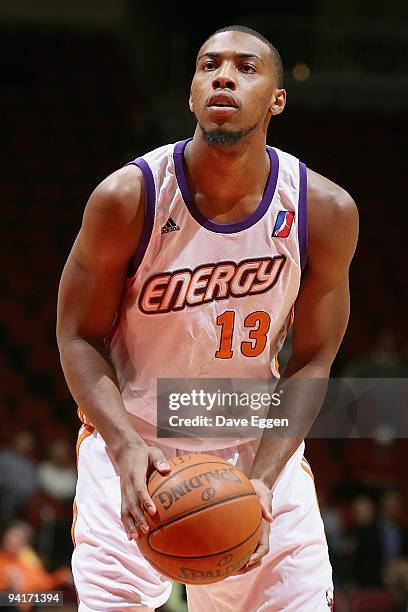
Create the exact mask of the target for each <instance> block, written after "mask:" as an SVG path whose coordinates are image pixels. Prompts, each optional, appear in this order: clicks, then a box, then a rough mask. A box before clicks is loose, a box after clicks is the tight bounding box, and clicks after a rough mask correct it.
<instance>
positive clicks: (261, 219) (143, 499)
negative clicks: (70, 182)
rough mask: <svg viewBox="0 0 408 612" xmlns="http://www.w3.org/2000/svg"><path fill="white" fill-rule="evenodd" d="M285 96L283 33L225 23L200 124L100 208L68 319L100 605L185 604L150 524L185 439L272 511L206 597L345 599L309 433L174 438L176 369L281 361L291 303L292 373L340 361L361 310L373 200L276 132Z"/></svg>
mask: <svg viewBox="0 0 408 612" xmlns="http://www.w3.org/2000/svg"><path fill="white" fill-rule="evenodd" d="M285 100H286V92H285V90H284V89H283V87H282V64H281V60H280V57H279V54H278V52H277V51H276V49H275V48H274V47H273V46H272V45H271V43H270V42H269V41H268V40H266V39H265V38H264V37H263V36H261V35H260V34H258V33H257V32H254V31H253V30H249V29H247V28H245V27H241V26H231V27H227V28H223V29H222V30H219V31H217V32H216V33H215V34H214V35H212V36H211V37H210V38H209V39H208V40H207V41H206V42H205V43H204V44H203V45H202V47H201V49H200V51H199V53H198V57H197V63H196V72H195V74H194V78H193V81H192V85H191V95H190V101H189V104H190V109H191V111H192V112H193V113H194V114H195V116H196V119H197V127H196V130H195V132H194V136H193V138H191V139H188V140H186V141H183V142H178V143H176V144H175V145H166V146H162V147H160V148H159V149H156V150H155V151H152V152H149V153H146V155H144V156H143V158H140V159H138V160H135V161H134V162H132V163H131V164H129V165H127V166H126V167H124V168H122V169H120V170H118V171H116V172H114V173H113V174H112V175H110V176H109V177H108V178H106V179H105V180H104V181H103V182H102V183H101V184H100V185H99V186H98V187H97V188H96V189H95V191H94V192H93V193H92V195H91V197H90V199H89V201H88V204H87V206H86V209H85V213H84V218H83V224H82V227H81V230H80V232H79V234H78V237H77V239H76V241H75V244H74V246H73V249H72V251H71V253H70V255H69V258H68V261H67V263H66V266H65V269H64V272H63V275H62V279H61V286H60V294H59V308H58V326H57V327H58V342H59V348H60V352H61V360H62V365H63V369H64V372H65V376H66V379H67V382H68V385H69V387H70V389H71V392H72V394H73V396H74V398H75V400H76V402H77V403H78V406H80V411H79V412H80V415H81V417H82V420H83V423H84V425H83V427H82V429H81V432H80V436H79V441H78V485H77V494H76V501H75V504H74V507H75V518H74V525H73V536H74V541H75V550H74V555H73V572H74V578H75V583H76V587H77V591H78V596H79V601H80V603H79V610H80V611H81V612H85V611H88V610H95V611H98V612H100V611H109V612H113V611H121V610H126V611H129V610H152V609H155V608H156V607H158V606H160V605H162V604H163V603H164V602H165V601H166V600H167V598H168V596H169V593H170V589H171V583H170V581H168V580H167V579H165V578H164V577H163V576H161V575H160V574H159V573H157V572H156V571H155V570H154V569H153V568H152V567H151V566H150V565H149V564H148V563H147V561H146V560H145V559H144V558H143V557H142V555H141V554H140V552H139V550H138V547H137V545H136V542H135V540H137V538H138V537H140V534H144V533H146V532H147V531H148V526H147V522H146V519H145V515H144V511H145V512H148V513H150V514H151V515H153V514H154V513H155V507H154V503H153V501H152V500H151V498H150V497H149V494H148V492H147V487H146V479H147V478H148V476H149V474H150V473H151V471H152V470H153V469H155V468H156V469H157V470H159V471H160V472H162V473H163V474H166V473H167V472H168V471H169V464H168V459H170V458H172V457H175V456H176V455H178V454H182V453H183V452H186V451H195V452H200V451H207V452H211V453H213V454H217V455H220V456H221V457H223V458H225V459H227V460H230V461H233V462H234V463H236V464H237V466H238V467H240V468H241V469H243V470H244V471H245V472H246V473H247V474H248V475H249V477H250V478H252V482H253V484H254V486H255V488H256V491H257V493H258V495H259V497H260V499H261V503H262V506H263V517H264V526H263V531H262V535H261V539H260V543H259V546H258V548H257V549H256V551H255V553H254V554H253V555H252V556H251V558H250V559H249V561H248V563H247V564H246V566H245V567H244V568H243V570H242V571H240V572H238V573H237V574H236V575H234V576H232V577H230V578H228V579H226V580H224V581H221V582H218V583H216V584H212V585H208V586H200V585H197V586H195V585H194V586H192V587H187V595H188V604H189V609H190V610H192V611H194V612H210V611H217V612H221V611H222V612H227V611H234V612H255V611H256V612H260V611H265V610H268V611H278V610H279V611H281V610H285V611H288V612H289V611H291V612H292V611H293V612H308V611H313V612H317V611H323V610H328V609H329V608H330V607H331V606H332V597H333V595H332V580H331V568H330V563H329V558H328V551H327V545H326V540H325V536H324V530H323V526H322V521H321V518H320V515H319V509H318V505H317V500H316V496H315V489H314V484H313V476H312V473H311V470H310V466H309V464H308V463H307V461H306V460H305V459H304V457H303V450H304V443H303V441H302V440H301V439H299V438H283V437H282V438H279V439H277V438H273V439H267V438H262V440H261V442H260V441H259V440H254V441H252V442H245V443H243V444H240V440H231V439H230V440H228V439H227V440H216V439H207V440H197V441H194V440H191V441H189V440H187V439H186V441H185V442H183V441H180V440H178V441H176V442H175V441H174V440H172V439H164V440H161V441H160V442H159V441H158V440H157V439H155V434H156V430H155V423H156V420H155V419H156V397H155V393H156V380H157V378H160V377H167V378H199V377H203V378H220V377H226V378H227V377H231V378H243V377H250V378H263V379H268V378H271V377H272V376H277V375H278V372H277V365H276V359H275V358H276V356H277V354H278V352H279V350H280V348H281V346H282V343H283V340H284V337H285V335H286V333H287V331H288V329H289V327H290V325H291V323H292V319H293V321H294V322H293V348H292V354H291V357H290V359H289V362H288V365H287V368H286V370H285V372H284V375H285V377H288V378H289V379H291V378H292V377H297V378H300V377H302V378H304V379H314V378H324V379H326V378H327V377H328V376H329V371H330V367H331V364H332V361H333V359H334V357H335V355H336V352H337V350H338V347H339V344H340V342H341V340H342V337H343V335H344V331H345V328H346V324H347V320H348V316H349V290H348V268H349V264H350V260H351V258H352V256H353V253H354V250H355V245H356V239H357V238H356V237H357V212H356V208H355V204H354V202H353V200H352V199H351V197H350V196H349V195H348V194H347V193H346V192H345V191H344V190H343V189H342V188H340V187H338V186H337V185H335V184H334V183H332V182H331V181H330V180H328V179H326V178H324V177H323V176H320V175H319V174H317V173H315V172H313V171H311V170H309V169H306V166H305V165H304V164H303V163H301V162H299V161H298V160H297V159H296V158H294V157H293V156H292V155H290V154H288V153H285V152H283V151H280V150H278V149H276V148H271V147H267V146H266V133H267V126H268V124H269V121H270V119H271V118H272V117H274V116H275V115H278V114H280V113H281V112H282V111H283V109H284V107H285ZM245 271H246V273H245ZM248 271H250V273H248ZM293 313H294V318H293ZM302 401H303V400H302V398H300V399H298V400H296V401H294V402H293V411H294V413H297V414H301V413H302V409H303V407H302ZM305 410H306V406H305ZM290 414H291V413H290ZM271 515H272V517H273V520H272V522H271Z"/></svg>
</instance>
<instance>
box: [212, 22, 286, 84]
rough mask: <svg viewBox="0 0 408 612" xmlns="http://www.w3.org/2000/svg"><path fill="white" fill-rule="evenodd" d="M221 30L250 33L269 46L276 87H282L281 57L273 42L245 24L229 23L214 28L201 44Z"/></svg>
mask: <svg viewBox="0 0 408 612" xmlns="http://www.w3.org/2000/svg"><path fill="white" fill-rule="evenodd" d="M222 32H243V33H244V34H250V35H251V36H255V38H258V39H259V40H261V41H262V42H263V43H265V45H267V46H268V47H269V49H270V51H271V55H272V59H273V63H274V64H275V70H276V80H277V84H278V87H283V63H282V58H281V56H280V54H279V51H278V50H277V48H276V47H274V46H273V44H272V43H271V41H270V40H268V39H267V38H265V36H263V35H262V34H260V33H259V32H257V31H256V30H253V29H252V28H247V26H242V25H230V26H225V27H224V28H220V29H219V30H216V31H215V32H213V33H212V34H211V35H210V36H209V37H208V38H207V39H206V40H205V41H204V43H203V44H205V43H206V42H207V40H210V38H212V37H213V36H215V35H216V34H221V33H222ZM201 46H203V45H201Z"/></svg>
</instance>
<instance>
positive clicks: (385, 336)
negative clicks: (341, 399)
mask: <svg viewBox="0 0 408 612" xmlns="http://www.w3.org/2000/svg"><path fill="white" fill-rule="evenodd" d="M397 347H398V343H397V340H396V337H395V334H394V333H393V332H392V331H391V330H387V329H384V330H383V331H381V332H380V334H379V335H378V337H377V340H376V344H375V346H374V348H373V350H372V351H371V352H370V353H368V355H362V356H361V357H359V358H358V359H356V360H355V361H352V362H351V363H349V364H348V365H347V366H346V367H345V368H343V370H342V372H341V376H342V377H343V378H404V377H406V376H407V375H408V369H407V364H406V363H404V360H403V359H402V358H401V356H400V354H399V353H398V350H397Z"/></svg>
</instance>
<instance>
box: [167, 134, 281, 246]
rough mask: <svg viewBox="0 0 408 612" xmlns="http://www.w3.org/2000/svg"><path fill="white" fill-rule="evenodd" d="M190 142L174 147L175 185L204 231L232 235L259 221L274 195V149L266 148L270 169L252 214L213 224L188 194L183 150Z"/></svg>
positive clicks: (275, 172)
mask: <svg viewBox="0 0 408 612" xmlns="http://www.w3.org/2000/svg"><path fill="white" fill-rule="evenodd" d="M190 140H191V138H188V139H187V140H182V141H180V142H177V143H176V144H175V146H174V153H173V157H174V167H175V171H176V178H177V183H178V185H179V188H180V191H181V195H182V196H183V200H184V202H185V204H186V206H187V208H188V210H189V211H190V213H191V215H192V216H193V217H194V219H195V220H196V221H197V222H198V223H200V225H202V226H203V227H205V228H206V229H208V230H210V231H211V232H216V233H218V234H234V233H236V232H241V231H242V230H245V229H247V228H248V227H251V225H254V224H255V223H256V222H257V221H259V220H260V219H261V218H262V217H263V216H264V214H265V213H266V211H267V210H268V208H269V205H270V203H271V201H272V198H273V196H274V194H275V189H276V183H277V180H278V173H279V158H278V154H277V153H276V151H275V149H272V148H271V147H267V148H266V150H267V152H268V154H269V158H270V160H271V167H270V170H269V177H268V180H267V182H266V187H265V191H264V194H263V196H262V200H261V201H260V203H259V205H258V207H257V208H256V209H255V210H254V212H253V213H252V214H250V215H249V216H248V217H245V219H240V220H239V221H233V222H232V223H214V221H211V219H207V217H205V216H204V215H203V214H202V213H201V212H200V210H199V209H198V208H197V206H196V204H195V202H194V200H193V198H192V197H191V194H190V189H189V187H188V183H187V179H186V175H185V172H184V163H183V157H184V149H185V147H186V144H187V143H188V142H189V141H190Z"/></svg>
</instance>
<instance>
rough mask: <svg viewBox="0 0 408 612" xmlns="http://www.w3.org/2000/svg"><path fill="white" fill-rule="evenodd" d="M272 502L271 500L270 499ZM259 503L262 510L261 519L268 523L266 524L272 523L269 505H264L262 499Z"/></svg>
mask: <svg viewBox="0 0 408 612" xmlns="http://www.w3.org/2000/svg"><path fill="white" fill-rule="evenodd" d="M271 501H272V498H271ZM260 502H261V508H262V518H264V519H265V521H268V523H272V521H273V517H272V514H271V511H270V508H271V504H270V502H269V503H267V504H266V503H265V502H264V501H263V500H262V499H260Z"/></svg>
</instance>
